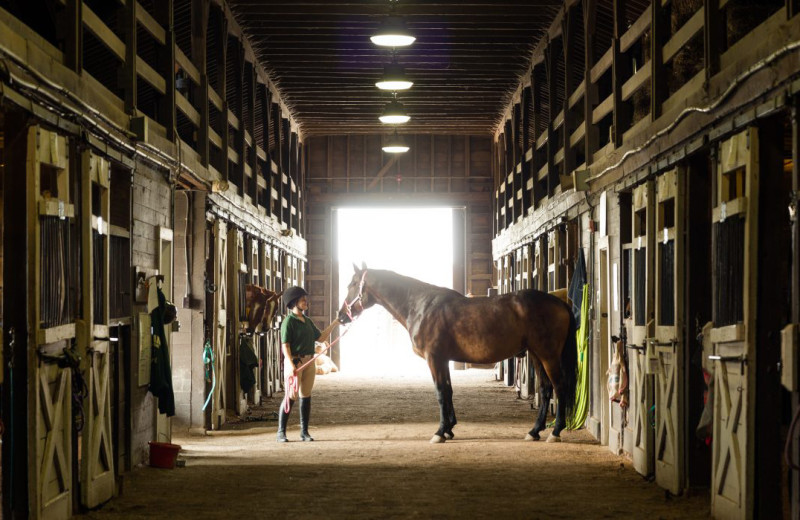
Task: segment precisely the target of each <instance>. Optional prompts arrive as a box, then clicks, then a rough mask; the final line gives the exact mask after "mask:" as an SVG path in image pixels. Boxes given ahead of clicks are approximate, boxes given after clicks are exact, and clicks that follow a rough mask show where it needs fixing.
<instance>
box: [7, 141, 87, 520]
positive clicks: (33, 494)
mask: <svg viewBox="0 0 800 520" xmlns="http://www.w3.org/2000/svg"><path fill="white" fill-rule="evenodd" d="M71 173H72V172H71V171H70V160H69V150H68V148H67V140H66V138H64V137H62V136H59V135H58V134H57V133H56V132H50V131H47V130H43V129H41V128H40V127H38V126H32V127H30V128H29V130H28V139H27V183H28V189H27V193H26V194H25V195H27V196H28V197H29V202H30V204H29V206H30V207H32V208H35V211H33V212H31V213H30V214H29V224H28V237H29V249H28V255H29V264H30V265H31V266H32V268H31V274H30V285H29V286H30V290H31V294H30V301H32V302H33V308H34V313H33V327H32V331H31V333H32V339H33V340H32V341H31V343H32V344H33V345H35V350H32V351H31V354H30V355H29V356H28V374H27V379H28V385H29V395H30V396H31V399H30V400H29V404H28V417H29V421H28V422H29V426H28V439H29V441H28V442H29V447H28V468H29V473H28V474H29V490H30V492H29V495H28V497H29V504H30V507H29V510H30V516H31V518H35V519H47V520H50V519H62V518H69V517H70V516H71V515H72V507H73V500H74V494H73V480H74V474H73V463H72V458H73V452H72V371H71V369H70V368H62V367H60V366H59V365H58V364H57V363H54V362H52V360H53V358H55V357H57V358H62V357H63V356H64V351H65V349H72V348H73V347H74V345H75V337H76V318H77V316H78V309H77V305H76V301H75V299H74V294H71V291H70V290H69V289H70V288H73V289H77V290H80V288H78V287H71V284H73V283H75V284H76V283H77V279H76V278H75V276H74V275H75V273H76V272H77V271H78V270H79V267H78V265H76V264H77V262H78V259H77V252H78V251H79V250H80V249H79V248H78V244H79V243H80V236H79V235H78V234H77V232H76V228H78V226H77V225H76V223H75V217H76V214H79V211H76V207H75V205H74V204H73V203H72V199H71V197H72V195H71V186H72V181H71ZM20 195H21V194H20ZM40 354H46V355H47V356H48V358H49V359H50V360H49V361H47V362H45V361H44V358H43V357H42V356H41V355H40Z"/></svg>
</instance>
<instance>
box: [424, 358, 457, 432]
mask: <svg viewBox="0 0 800 520" xmlns="http://www.w3.org/2000/svg"><path fill="white" fill-rule="evenodd" d="M428 366H429V368H430V370H431V375H432V376H433V383H434V385H435V386H436V399H437V400H438V401H439V429H438V430H436V433H435V434H434V435H433V437H431V443H440V442H444V441H445V439H447V438H450V439H452V438H453V426H455V425H456V414H455V410H454V409H453V388H452V386H451V385H450V368H449V366H448V362H447V360H445V361H440V360H436V359H433V358H432V357H431V358H429V359H428Z"/></svg>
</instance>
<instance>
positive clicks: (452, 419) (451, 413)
mask: <svg viewBox="0 0 800 520" xmlns="http://www.w3.org/2000/svg"><path fill="white" fill-rule="evenodd" d="M445 403H446V404H447V428H446V429H445V430H444V436H445V438H446V439H448V440H449V439H452V438H453V437H455V434H454V433H453V426H455V425H456V424H457V423H458V421H457V420H456V410H455V408H454V407H453V385H452V383H451V382H450V369H449V368H448V370H447V386H446V387H445Z"/></svg>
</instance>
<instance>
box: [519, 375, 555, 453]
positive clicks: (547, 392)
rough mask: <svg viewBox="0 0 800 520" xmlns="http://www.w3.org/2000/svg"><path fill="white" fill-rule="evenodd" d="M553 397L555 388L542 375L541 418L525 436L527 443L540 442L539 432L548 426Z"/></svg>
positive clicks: (540, 394)
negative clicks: (548, 412) (549, 409)
mask: <svg viewBox="0 0 800 520" xmlns="http://www.w3.org/2000/svg"><path fill="white" fill-rule="evenodd" d="M551 397H553V387H552V385H551V384H550V380H549V379H547V376H544V377H542V376H541V375H540V385H539V416H538V417H537V418H536V422H535V423H534V424H533V429H532V430H531V431H529V432H528V434H527V435H526V436H525V440H526V441H538V440H539V438H540V437H539V432H541V431H542V430H544V428H545V426H546V425H547V409H548V408H549V407H550V398H551Z"/></svg>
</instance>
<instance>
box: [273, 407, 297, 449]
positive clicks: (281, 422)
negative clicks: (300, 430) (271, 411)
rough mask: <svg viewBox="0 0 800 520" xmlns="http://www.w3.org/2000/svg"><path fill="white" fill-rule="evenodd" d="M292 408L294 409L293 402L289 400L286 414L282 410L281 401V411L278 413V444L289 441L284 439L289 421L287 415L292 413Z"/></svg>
mask: <svg viewBox="0 0 800 520" xmlns="http://www.w3.org/2000/svg"><path fill="white" fill-rule="evenodd" d="M292 408H294V401H292V400H291V399H289V411H288V412H287V411H286V409H285V408H284V402H283V401H281V409H280V411H279V412H278V439H277V440H278V442H288V441H289V439H287V438H286V423H287V422H288V421H289V415H290V414H291V413H292Z"/></svg>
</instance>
